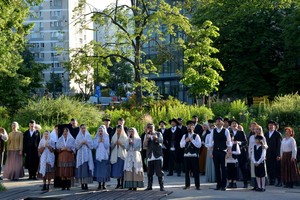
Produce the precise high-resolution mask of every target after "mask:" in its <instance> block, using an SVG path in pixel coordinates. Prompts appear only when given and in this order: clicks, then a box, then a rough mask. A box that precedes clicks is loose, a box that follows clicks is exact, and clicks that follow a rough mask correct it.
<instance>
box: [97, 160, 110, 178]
mask: <svg viewBox="0 0 300 200" xmlns="http://www.w3.org/2000/svg"><path fill="white" fill-rule="evenodd" d="M94 177H95V179H94V180H96V181H97V182H108V181H110V162H109V160H102V161H101V162H100V161H99V160H96V162H95V171H94Z"/></svg>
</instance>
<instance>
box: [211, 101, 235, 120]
mask: <svg viewBox="0 0 300 200" xmlns="http://www.w3.org/2000/svg"><path fill="white" fill-rule="evenodd" d="M211 109H212V111H213V113H214V114H215V116H222V117H228V114H229V113H230V102H228V101H224V100H221V101H217V102H214V103H212V105H211Z"/></svg>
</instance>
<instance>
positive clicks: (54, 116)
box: [14, 96, 102, 127]
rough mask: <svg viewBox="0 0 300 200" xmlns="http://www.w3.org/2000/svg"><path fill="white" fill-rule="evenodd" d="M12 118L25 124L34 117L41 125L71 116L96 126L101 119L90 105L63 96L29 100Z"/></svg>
mask: <svg viewBox="0 0 300 200" xmlns="http://www.w3.org/2000/svg"><path fill="white" fill-rule="evenodd" d="M14 118H15V120H16V121H18V122H19V123H20V124H21V125H26V126H27V124H28V122H29V120H31V119H34V120H36V121H37V122H39V123H40V124H41V126H42V127H43V126H45V125H46V126H47V125H48V126H54V125H55V124H60V123H67V122H69V121H70V120H71V118H76V119H77V120H78V122H79V123H85V124H86V125H87V126H98V125H99V124H100V121H101V120H102V117H101V113H100V112H99V111H98V110H97V109H96V108H95V107H93V106H92V105H89V104H84V103H81V102H80V101H77V100H73V99H69V98H67V97H63V96H62V97H59V98H58V99H49V100H47V99H45V98H43V99H41V100H40V101H34V100H30V101H29V102H28V105H27V106H25V107H24V108H22V109H20V110H19V111H18V112H17V114H16V116H15V117H14Z"/></svg>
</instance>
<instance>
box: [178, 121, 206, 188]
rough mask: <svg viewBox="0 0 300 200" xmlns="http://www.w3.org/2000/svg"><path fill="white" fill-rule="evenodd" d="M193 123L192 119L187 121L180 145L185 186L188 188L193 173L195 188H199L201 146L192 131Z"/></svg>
mask: <svg viewBox="0 0 300 200" xmlns="http://www.w3.org/2000/svg"><path fill="white" fill-rule="evenodd" d="M194 129H195V125H194V123H193V122H192V121H188V122H187V130H188V133H186V134H185V135H183V136H182V138H181V141H180V147H181V148H183V149H184V166H185V187H184V188H183V189H185V190H186V189H189V188H190V185H191V182H190V174H191V172H192V173H193V176H194V179H195V186H196V190H200V177H199V150H200V147H201V139H200V136H199V135H198V134H196V133H194Z"/></svg>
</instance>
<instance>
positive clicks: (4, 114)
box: [0, 106, 11, 130]
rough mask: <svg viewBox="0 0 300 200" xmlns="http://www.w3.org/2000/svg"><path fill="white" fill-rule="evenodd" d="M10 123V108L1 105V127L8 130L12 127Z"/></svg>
mask: <svg viewBox="0 0 300 200" xmlns="http://www.w3.org/2000/svg"><path fill="white" fill-rule="evenodd" d="M10 123H11V122H10V117H9V112H8V110H7V109H6V108H5V107H2V106H0V127H3V128H5V129H6V130H8V129H9V127H10Z"/></svg>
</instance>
